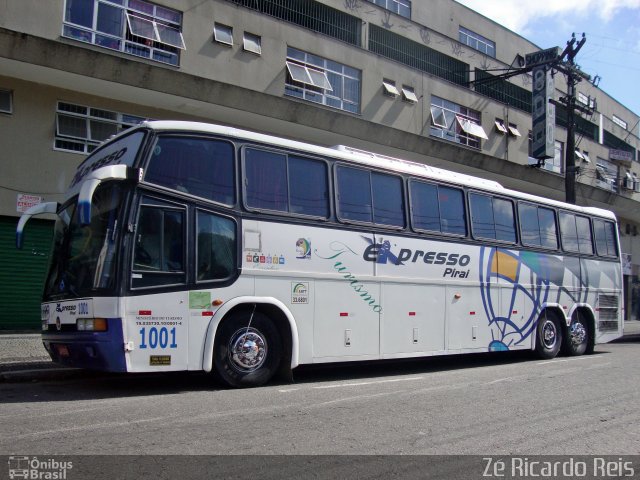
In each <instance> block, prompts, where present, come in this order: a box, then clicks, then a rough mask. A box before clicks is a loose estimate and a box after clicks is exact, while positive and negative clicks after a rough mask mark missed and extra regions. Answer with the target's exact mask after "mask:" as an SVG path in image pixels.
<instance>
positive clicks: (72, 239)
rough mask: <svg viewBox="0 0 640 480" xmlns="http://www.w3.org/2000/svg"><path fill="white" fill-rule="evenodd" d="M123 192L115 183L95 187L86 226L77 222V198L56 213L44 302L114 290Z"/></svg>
mask: <svg viewBox="0 0 640 480" xmlns="http://www.w3.org/2000/svg"><path fill="white" fill-rule="evenodd" d="M123 188H124V186H123V185H122V184H121V183H118V182H108V183H105V184H103V185H101V186H100V187H98V189H97V190H96V192H95V194H94V196H93V201H92V204H93V205H92V207H93V208H92V211H91V223H90V224H89V225H81V224H80V222H79V218H78V202H77V197H75V199H74V200H73V201H72V202H70V203H68V204H67V205H66V206H65V207H64V208H63V209H62V211H61V212H59V214H58V219H57V221H56V225H55V230H54V250H53V255H52V258H53V261H52V264H51V266H50V269H49V275H48V278H47V282H46V284H45V295H44V296H45V299H50V300H51V299H60V298H69V297H78V296H86V295H89V294H91V293H96V291H99V290H100V291H105V290H106V291H108V290H111V289H113V288H114V287H115V265H116V256H117V248H116V244H117V242H116V240H117V230H118V218H119V214H120V208H121V205H122V196H123Z"/></svg>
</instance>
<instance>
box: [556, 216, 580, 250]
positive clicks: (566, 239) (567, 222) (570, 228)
mask: <svg viewBox="0 0 640 480" xmlns="http://www.w3.org/2000/svg"><path fill="white" fill-rule="evenodd" d="M560 235H561V237H562V248H564V249H565V250H567V251H569V252H579V251H580V248H579V247H578V231H577V230H576V217H575V215H572V214H570V213H564V212H561V213H560Z"/></svg>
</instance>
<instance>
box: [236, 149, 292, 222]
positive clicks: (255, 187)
mask: <svg viewBox="0 0 640 480" xmlns="http://www.w3.org/2000/svg"><path fill="white" fill-rule="evenodd" d="M244 167H245V179H246V180H245V188H246V202H247V206H248V207H253V208H259V209H265V210H276V211H280V212H288V211H289V190H288V185H287V157H286V156H285V155H283V154H280V153H275V152H269V151H266V150H258V149H255V148H247V149H246V150H245V153H244Z"/></svg>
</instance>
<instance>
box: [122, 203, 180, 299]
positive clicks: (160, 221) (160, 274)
mask: <svg viewBox="0 0 640 480" xmlns="http://www.w3.org/2000/svg"><path fill="white" fill-rule="evenodd" d="M184 239H185V212H184V210H183V209H177V208H166V209H165V208H162V207H159V206H155V205H153V206H152V205H143V206H141V207H140V213H139V217H138V223H137V228H136V236H135V243H134V253H133V272H134V274H133V276H132V287H133V288H138V287H150V286H157V285H171V284H179V283H184V282H185V280H186V273H185V265H184V259H185V245H184Z"/></svg>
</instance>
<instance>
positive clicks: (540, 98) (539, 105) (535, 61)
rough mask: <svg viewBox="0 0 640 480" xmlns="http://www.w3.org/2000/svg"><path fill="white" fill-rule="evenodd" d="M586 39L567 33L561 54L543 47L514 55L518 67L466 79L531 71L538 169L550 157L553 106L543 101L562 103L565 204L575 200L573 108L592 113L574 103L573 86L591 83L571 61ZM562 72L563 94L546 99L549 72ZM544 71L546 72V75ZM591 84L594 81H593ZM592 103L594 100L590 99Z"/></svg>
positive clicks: (549, 87)
mask: <svg viewBox="0 0 640 480" xmlns="http://www.w3.org/2000/svg"><path fill="white" fill-rule="evenodd" d="M586 41H587V39H586V37H585V34H584V33H583V34H582V38H581V39H580V41H577V40H576V35H575V33H574V34H572V35H571V40H569V41H568V42H567V46H566V47H565V49H564V51H563V52H562V54H559V51H560V48H559V47H553V48H548V49H546V50H540V51H537V52H533V53H529V54H526V55H525V56H524V57H522V56H521V55H517V56H516V60H514V63H515V62H516V61H517V62H518V65H519V66H520V68H514V67H513V64H512V65H511V66H510V67H509V69H508V70H507V72H506V73H503V74H501V75H496V76H489V77H488V78H484V79H475V80H473V81H471V82H469V84H470V85H472V84H473V85H480V84H483V83H490V82H495V81H497V80H506V79H508V78H511V77H513V76H516V75H522V74H525V73H529V72H533V92H532V93H533V98H532V103H533V105H532V124H533V125H532V127H533V132H532V133H533V146H532V149H533V152H532V153H533V156H534V158H536V159H537V160H538V164H537V165H531V166H532V167H536V168H540V167H541V166H543V165H544V162H545V159H548V158H553V156H554V145H553V142H554V127H555V109H549V110H547V112H546V113H545V110H546V109H547V103H550V104H552V105H554V106H556V107H557V106H560V105H562V106H565V107H566V108H567V142H566V151H565V159H564V160H565V199H566V201H567V203H572V204H575V203H576V174H577V172H578V168H576V159H575V149H576V139H575V134H576V125H575V120H576V117H575V112H576V110H578V111H580V112H581V113H584V114H586V115H593V112H594V109H595V107H594V106H592V105H591V102H589V105H587V106H583V105H579V104H578V103H577V102H576V85H577V84H578V83H579V82H580V81H582V80H583V79H585V80H587V81H589V82H591V78H590V77H589V75H587V74H586V73H584V72H582V71H581V70H580V68H579V67H578V65H576V63H575V58H576V55H577V54H578V52H579V51H580V49H581V48H582V46H583V45H584V44H585V42H586ZM558 71H559V72H562V73H563V74H564V75H565V76H566V79H567V95H566V96H564V97H561V98H560V100H559V101H557V100H554V99H553V98H549V97H552V96H553V88H554V87H553V75H554V74H555V73H556V72H558ZM546 72H550V74H549V77H548V78H546ZM593 83H594V85H595V81H594V82H593ZM594 105H595V102H594Z"/></svg>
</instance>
